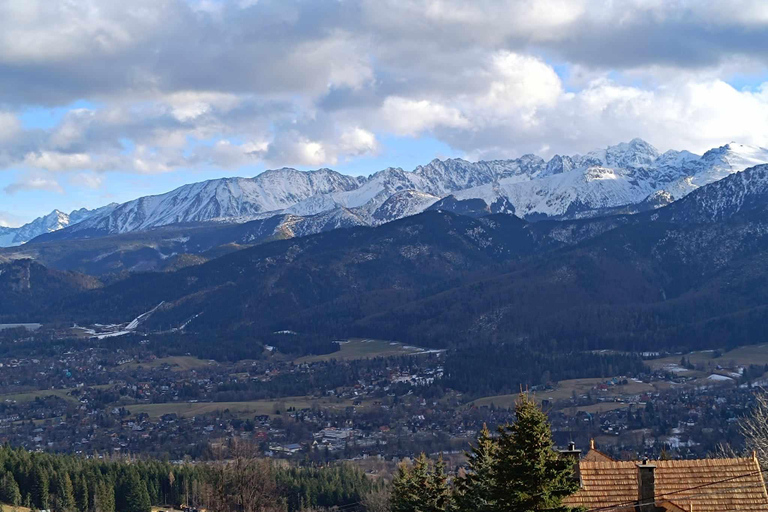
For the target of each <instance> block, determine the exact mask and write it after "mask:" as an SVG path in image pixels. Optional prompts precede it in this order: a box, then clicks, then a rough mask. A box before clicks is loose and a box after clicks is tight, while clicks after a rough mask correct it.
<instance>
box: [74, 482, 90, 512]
mask: <svg viewBox="0 0 768 512" xmlns="http://www.w3.org/2000/svg"><path fill="white" fill-rule="evenodd" d="M76 483H77V485H75V502H76V503H77V510H78V511H79V512H88V507H89V506H90V503H89V502H90V494H89V492H88V481H87V480H86V479H85V476H83V475H80V478H78V479H77V480H76Z"/></svg>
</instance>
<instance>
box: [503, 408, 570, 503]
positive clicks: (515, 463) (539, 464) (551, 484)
mask: <svg viewBox="0 0 768 512" xmlns="http://www.w3.org/2000/svg"><path fill="white" fill-rule="evenodd" d="M515 415H516V420H515V422H514V423H513V424H512V425H506V426H504V427H499V434H500V436H499V439H498V452H497V454H496V462H495V464H494V473H495V477H496V479H495V484H494V486H493V492H492V493H491V496H492V498H493V499H494V500H495V501H496V506H495V507H494V508H495V510H496V511H498V512H536V511H543V510H546V511H548V512H560V511H563V512H564V511H567V510H568V507H565V506H563V505H562V499H563V498H564V497H566V496H568V495H569V494H571V493H573V492H575V491H576V490H577V488H578V485H577V484H576V483H575V482H574V480H573V478H572V476H573V462H572V461H570V460H567V459H565V458H563V457H562V456H561V455H560V454H559V453H558V452H557V451H555V449H554V442H553V441H552V431H551V430H550V428H549V424H548V422H547V416H546V415H545V414H544V413H543V412H542V411H541V409H540V408H539V407H538V405H536V403H535V402H534V401H533V400H531V399H530V398H529V397H528V396H527V395H525V394H521V395H520V398H519V399H518V401H517V404H516V405H515Z"/></svg>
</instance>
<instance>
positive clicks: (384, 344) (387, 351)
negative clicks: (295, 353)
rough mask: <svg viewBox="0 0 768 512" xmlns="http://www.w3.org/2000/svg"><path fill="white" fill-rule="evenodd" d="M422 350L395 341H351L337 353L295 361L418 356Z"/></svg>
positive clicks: (308, 361)
mask: <svg viewBox="0 0 768 512" xmlns="http://www.w3.org/2000/svg"><path fill="white" fill-rule="evenodd" d="M419 352H422V349H420V348H418V347H413V346H410V345H403V344H402V343H398V342H395V341H384V340H370V339H360V338H356V339H351V340H349V341H347V342H345V343H341V346H340V349H339V351H338V352H333V353H331V354H322V355H318V356H305V357H301V358H299V359H297V360H296V361H295V362H296V363H314V362H318V361H330V360H331V359H336V360H351V359H370V358H373V357H390V356H401V355H408V354H418V353H419Z"/></svg>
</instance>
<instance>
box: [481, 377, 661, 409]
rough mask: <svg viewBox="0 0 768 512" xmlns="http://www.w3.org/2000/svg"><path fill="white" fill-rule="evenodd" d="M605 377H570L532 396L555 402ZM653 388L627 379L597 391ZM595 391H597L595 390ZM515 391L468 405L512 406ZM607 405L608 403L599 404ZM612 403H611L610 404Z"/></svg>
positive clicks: (635, 391)
mask: <svg viewBox="0 0 768 512" xmlns="http://www.w3.org/2000/svg"><path fill="white" fill-rule="evenodd" d="M605 380H606V379H600V378H594V379H572V380H564V381H561V382H559V383H558V385H557V387H556V388H555V389H551V390H546V391H537V392H535V393H533V396H534V397H535V398H536V400H538V401H542V400H549V401H550V402H557V401H560V400H567V399H569V398H571V396H573V394H574V393H576V394H577V395H583V394H586V393H587V392H588V391H589V390H591V389H592V388H594V387H595V385H597V384H599V383H601V382H604V381H605ZM653 389H654V387H653V386H651V385H650V384H645V383H642V382H634V381H631V380H630V381H629V382H628V383H627V384H626V385H624V386H612V387H610V388H608V390H607V391H604V392H599V393H601V394H600V396H622V395H636V394H639V393H644V392H646V391H652V390H653ZM596 393H597V391H596ZM517 396H518V395H517V393H515V394H511V395H496V396H487V397H484V398H478V399H477V400H474V401H473V402H470V404H469V405H474V406H477V407H489V406H490V405H491V404H493V405H494V406H496V407H501V408H510V407H514V405H515V400H517ZM600 405H608V404H600ZM611 405H613V404H611Z"/></svg>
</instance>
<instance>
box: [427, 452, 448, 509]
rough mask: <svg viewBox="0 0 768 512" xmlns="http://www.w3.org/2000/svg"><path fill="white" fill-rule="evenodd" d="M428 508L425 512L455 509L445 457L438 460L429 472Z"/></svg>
mask: <svg viewBox="0 0 768 512" xmlns="http://www.w3.org/2000/svg"><path fill="white" fill-rule="evenodd" d="M426 490H427V507H426V509H425V510H424V512H445V511H446V510H451V509H452V507H453V496H452V495H451V488H450V487H449V486H448V477H447V476H446V474H445V462H444V461H443V456H442V455H440V457H439V458H438V459H437V462H435V464H434V466H433V467H432V468H431V470H430V471H429V475H428V480H427V486H426Z"/></svg>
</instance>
